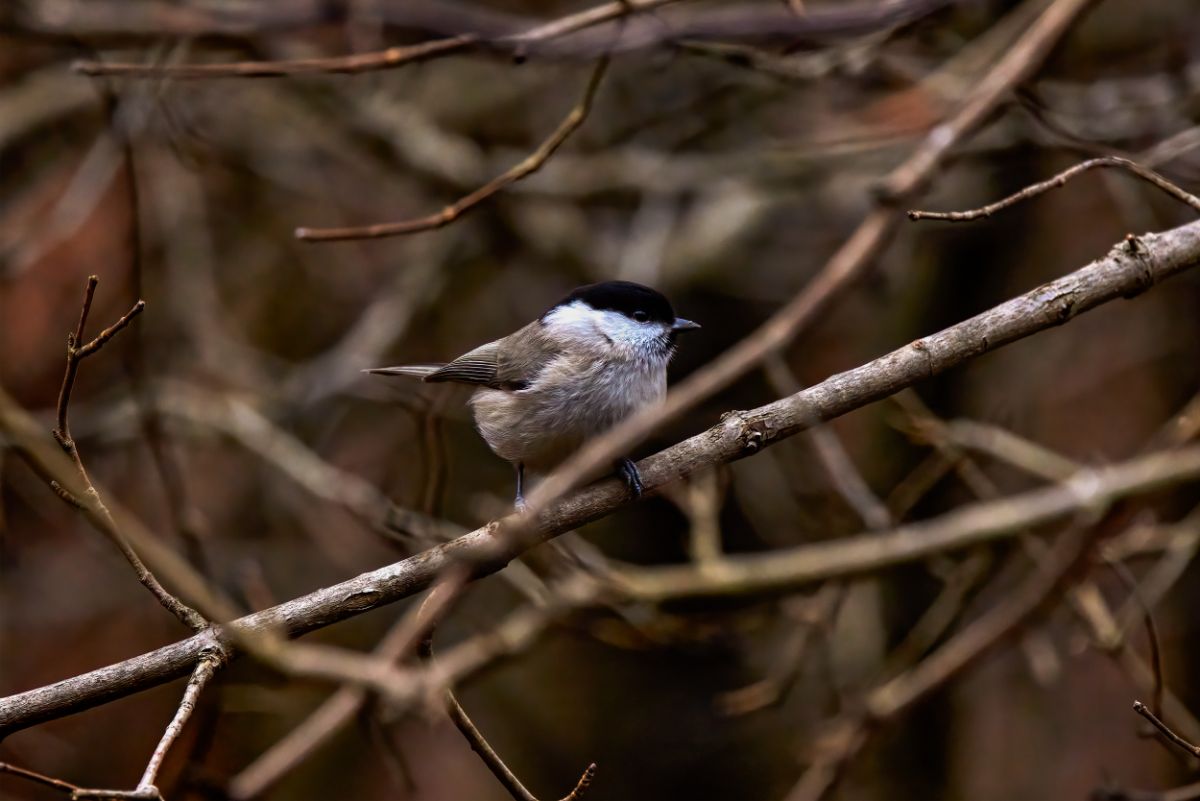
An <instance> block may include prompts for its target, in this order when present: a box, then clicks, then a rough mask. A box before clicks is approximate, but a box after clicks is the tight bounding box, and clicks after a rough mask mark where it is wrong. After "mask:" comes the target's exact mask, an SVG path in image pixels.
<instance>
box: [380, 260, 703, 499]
mask: <svg viewBox="0 0 1200 801" xmlns="http://www.w3.org/2000/svg"><path fill="white" fill-rule="evenodd" d="M699 327H700V325H699V324H698V323H694V322H692V321H691V320H686V319H684V318H682V317H676V316H675V310H674V308H673V307H672V306H671V303H670V301H668V300H667V298H666V297H665V296H664V295H663V294H662V293H660V292H658V291H657V290H655V289H652V288H650V287H648V286H643V285H642V284H636V283H633V282H631V281H603V282H600V283H596V284H587V285H585V286H581V287H577V288H576V289H574V290H573V291H572V292H570V293H569V294H567V295H566V296H565V297H563V298H562V299H561V300H559V301H558V302H557V303H555V304H554V305H553V306H551V307H550V308H549V309H547V310H546V311H545V312H544V313H543V314H541V315H540V316H539V317H538V318H537V319H536V320H534V321H533V322H531V323H529V324H528V325H526V326H524V327H522V328H520V329H518V330H517V331H516V332H514V333H512V334H509V335H508V336H506V337H501V338H500V339H497V340H495V341H492V342H488V343H487V344H485V345H480V346H479V347H477V348H475V349H474V350H471V351H468V352H467V353H464V354H463V355H461V356H459V357H458V358H457V359H455V360H453V361H451V362H449V363H446V364H408V365H399V366H396V367H374V368H370V369H367V370H365V371H364V372H367V373H372V374H374V375H381V376H402V377H407V378H419V379H421V380H422V381H425V382H428V383H440V382H450V383H456V384H466V385H470V386H474V387H475V392H474V394H473V395H472V397H471V399H470V405H471V409H472V412H473V416H474V420H475V427H476V429H477V430H478V431H479V434H480V435H481V436H482V437H483V440H484V441H485V442H486V443H487V445H488V447H489V448H491V450H492V451H493V452H494V453H495V454H496V455H497V456H499V457H500V458H501V459H504V460H505V461H507V462H509V463H510V464H512V465H513V467H514V468H515V469H516V474H517V481H516V483H517V487H516V498H515V506H516V508H517V510H518V511H524V510H525V508H526V504H525V495H524V489H525V471H526V469H529V470H530V471H531V472H536V473H546V472H549V471H550V470H552V469H553V468H554V467H555V466H556V465H558V464H559V463H561V462H562V461H563V460H564V459H566V458H567V457H568V456H570V455H571V454H572V453H574V452H575V451H576V450H578V449H579V447H580V446H581V445H583V443H584V442H586V441H587V440H589V439H591V438H592V437H595V436H598V435H600V434H603V433H604V432H605V431H607V430H609V429H611V428H612V427H613V426H615V425H617V424H618V423H620V422H621V421H622V420H624V419H626V418H627V417H629V416H631V415H632V414H634V413H635V412H637V411H639V410H640V409H643V408H645V407H647V406H651V405H654V404H656V403H659V402H660V401H662V399H663V398H664V397H665V396H666V393H667V363H668V362H669V361H670V360H671V357H672V356H673V355H674V354H675V348H676V337H677V335H678V334H680V333H681V332H685V331H691V330H694V329H697V328H699ZM615 468H616V472H617V474H618V475H619V476H620V477H621V478H622V479H623V480H624V482H625V484H626V486H627V487H628V488H629V490H630V492H631V493H632V494H633V496H634V497H640V496H641V494H642V492H643V486H642V479H641V476H640V475H639V473H638V469H637V466H636V465H635V464H634V463H633V461H632V460H630V459H628V458H622V459H620V460H618V462H617V464H616V465H615Z"/></svg>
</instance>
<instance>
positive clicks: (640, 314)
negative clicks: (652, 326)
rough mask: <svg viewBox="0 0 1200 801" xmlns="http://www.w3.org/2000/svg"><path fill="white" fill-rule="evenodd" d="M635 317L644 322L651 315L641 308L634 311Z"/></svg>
mask: <svg viewBox="0 0 1200 801" xmlns="http://www.w3.org/2000/svg"><path fill="white" fill-rule="evenodd" d="M633 319H635V320H637V321H638V322H639V323H644V322H646V321H647V320H649V319H650V315H648V314H646V313H645V312H644V311H641V310H640V309H639V310H638V311H635V312H634V313H633Z"/></svg>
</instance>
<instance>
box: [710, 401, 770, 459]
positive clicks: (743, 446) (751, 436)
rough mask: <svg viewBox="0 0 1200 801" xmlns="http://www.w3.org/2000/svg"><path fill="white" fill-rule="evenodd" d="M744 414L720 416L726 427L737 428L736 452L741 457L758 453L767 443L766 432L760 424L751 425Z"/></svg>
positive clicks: (736, 412)
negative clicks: (732, 426)
mask: <svg viewBox="0 0 1200 801" xmlns="http://www.w3.org/2000/svg"><path fill="white" fill-rule="evenodd" d="M745 414H746V413H745V412H742V411H733V412H725V413H724V414H723V415H721V422H722V423H725V424H727V425H728V424H731V423H732V424H734V425H736V426H737V427H738V432H737V441H738V450H739V451H740V452H741V454H742V455H743V456H749V455H750V454H752V453H758V451H759V449H760V448H761V447H762V446H763V444H764V443H765V442H766V441H767V432H766V431H765V429H764V428H763V427H762V425H761V423H752V422H750V421H749V420H747V419H746V416H745Z"/></svg>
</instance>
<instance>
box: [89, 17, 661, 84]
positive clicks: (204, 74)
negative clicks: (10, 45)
mask: <svg viewBox="0 0 1200 801" xmlns="http://www.w3.org/2000/svg"><path fill="white" fill-rule="evenodd" d="M672 2H676V0H613V1H612V2H608V3H603V4H601V5H598V6H594V7H592V8H588V9H585V10H583V11H580V12H577V13H574V14H570V15H568V16H565V17H562V18H559V19H556V20H552V21H550V22H546V23H542V24H540V25H536V26H534V27H532V28H529V29H528V30H526V31H523V32H521V33H518V34H515V35H513V36H510V37H504V38H503V39H499V40H491V41H489V40H487V39H485V38H483V37H481V36H478V35H476V34H471V33H467V34H461V35H458V36H450V37H446V38H444V39H434V40H432V41H428V42H421V43H419V44H415V45H408V46H405V47H389V48H388V49H386V50H381V51H378V52H373V53H358V54H354V55H349V56H332V57H329V58H306V59H296V60H292V61H242V62H236V63H232V64H176V65H168V64H141V63H105V62H101V61H78V62H76V63H75V65H74V69H75V70H76V71H77V72H81V73H83V74H84V75H91V76H100V75H114V76H122V77H126V78H153V77H160V76H169V77H172V78H178V79H197V78H266V77H276V76H283V75H306V74H313V73H341V74H356V73H361V72H371V71H374V70H383V69H392V68H395V67H400V66H403V65H405V64H415V63H419V62H422V61H427V60H429V59H433V58H437V57H440V56H446V55H450V54H452V53H458V52H461V51H464V50H469V49H470V48H472V47H475V46H478V45H490V46H493V47H498V46H501V45H503V44H504V43H505V42H506V41H507V42H508V43H509V46H510V47H513V48H517V51H516V52H517V53H518V54H520V53H523V52H526V51H527V49H528V47H529V45H531V44H535V43H538V42H543V41H549V40H551V39H554V38H557V37H559V36H565V35H567V34H570V33H574V32H576V31H579V30H582V29H584V28H588V27H591V26H593V25H599V24H602V23H605V22H611V21H613V20H616V19H619V18H621V17H623V16H625V15H627V14H631V13H637V12H640V11H649V10H651V9H654V8H658V7H659V6H663V5H666V4H667V3H672Z"/></svg>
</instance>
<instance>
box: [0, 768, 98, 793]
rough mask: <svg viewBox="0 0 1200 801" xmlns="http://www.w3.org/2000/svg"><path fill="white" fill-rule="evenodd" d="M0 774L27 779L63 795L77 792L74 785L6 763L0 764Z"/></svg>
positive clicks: (76, 787)
mask: <svg viewBox="0 0 1200 801" xmlns="http://www.w3.org/2000/svg"><path fill="white" fill-rule="evenodd" d="M0 773H7V774H9V775H10V776H17V777H19V778H22V779H27V780H29V781H31V782H36V783H37V784H42V785H45V786H46V787H53V788H54V789H55V790H62V791H63V792H64V793H74V792H76V791H77V790H79V786H78V785H76V784H71V783H70V782H65V781H63V780H62V779H55V778H53V777H51V776H46V775H45V774H42V773H38V772H37V771H36V770H29V769H28V768H19V767H17V766H16V765H10V764H8V763H7V762H0Z"/></svg>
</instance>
